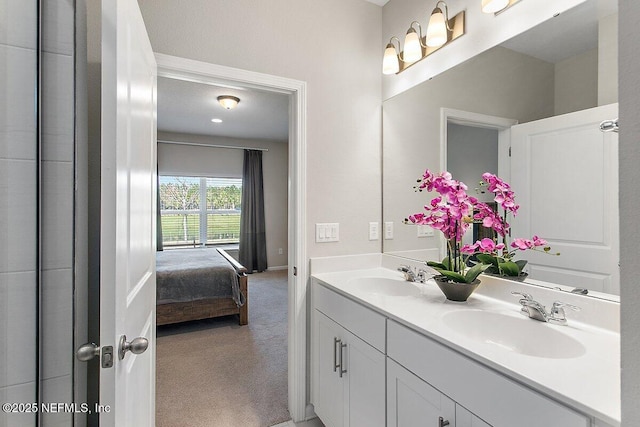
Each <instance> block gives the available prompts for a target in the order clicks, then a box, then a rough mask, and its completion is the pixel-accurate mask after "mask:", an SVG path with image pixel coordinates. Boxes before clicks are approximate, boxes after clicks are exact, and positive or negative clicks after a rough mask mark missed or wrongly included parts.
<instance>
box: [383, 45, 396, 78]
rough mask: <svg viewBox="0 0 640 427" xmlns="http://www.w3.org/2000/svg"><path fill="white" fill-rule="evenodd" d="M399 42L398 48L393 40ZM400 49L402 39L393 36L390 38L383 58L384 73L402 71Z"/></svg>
mask: <svg viewBox="0 0 640 427" xmlns="http://www.w3.org/2000/svg"><path fill="white" fill-rule="evenodd" d="M394 39H395V40H396V41H397V42H398V49H396V46H395V45H394V44H393V40H394ZM399 49H400V40H399V39H398V38H397V37H396V36H393V37H391V39H389V43H387V47H386V48H385V49H384V57H383V58H382V74H395V73H397V72H398V71H400V57H399V54H398V50H399Z"/></svg>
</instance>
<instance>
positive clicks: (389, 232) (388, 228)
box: [384, 221, 393, 240]
mask: <svg viewBox="0 0 640 427" xmlns="http://www.w3.org/2000/svg"><path fill="white" fill-rule="evenodd" d="M384 238H385V240H391V239H393V221H387V222H385V223H384Z"/></svg>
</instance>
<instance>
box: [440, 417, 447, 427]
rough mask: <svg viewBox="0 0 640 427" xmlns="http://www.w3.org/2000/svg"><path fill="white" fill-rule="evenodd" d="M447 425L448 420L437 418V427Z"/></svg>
mask: <svg viewBox="0 0 640 427" xmlns="http://www.w3.org/2000/svg"><path fill="white" fill-rule="evenodd" d="M448 425H449V420H445V419H444V418H442V417H438V427H445V426H448Z"/></svg>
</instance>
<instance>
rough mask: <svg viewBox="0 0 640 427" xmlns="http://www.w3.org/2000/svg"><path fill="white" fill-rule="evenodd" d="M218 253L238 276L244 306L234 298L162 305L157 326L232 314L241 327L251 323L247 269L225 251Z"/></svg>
mask: <svg viewBox="0 0 640 427" xmlns="http://www.w3.org/2000/svg"><path fill="white" fill-rule="evenodd" d="M218 252H219V253H220V255H222V256H223V257H224V258H225V259H226V260H227V261H228V262H229V264H231V266H232V267H233V269H234V270H235V271H236V274H237V275H238V280H239V281H240V292H242V294H243V295H244V296H245V298H246V301H245V303H244V305H243V306H242V307H238V306H237V305H236V302H235V301H234V300H233V298H208V299H202V300H197V301H188V302H172V303H169V304H160V305H158V306H157V307H156V309H157V310H156V325H168V324H171V323H179V322H187V321H189V320H200V319H209V318H212V317H219V316H229V315H231V314H237V315H238V316H239V317H240V325H246V324H247V323H248V322H249V294H248V292H247V285H248V283H247V282H248V279H247V269H246V268H245V267H243V266H242V264H240V263H239V262H238V261H236V260H235V259H234V258H233V257H232V256H231V255H229V254H228V253H227V252H226V251H225V250H224V249H218Z"/></svg>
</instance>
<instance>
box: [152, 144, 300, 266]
mask: <svg viewBox="0 0 640 427" xmlns="http://www.w3.org/2000/svg"><path fill="white" fill-rule="evenodd" d="M158 139H159V140H169V141H186V142H196V143H202V144H207V143H208V144H216V145H227V146H231V147H234V146H236V147H256V148H266V149H267V150H268V151H265V152H263V154H262V167H263V174H264V194H265V200H264V208H265V212H264V214H265V222H266V230H267V234H266V239H267V265H268V266H269V268H270V269H273V268H277V267H284V266H286V265H287V254H288V252H287V246H288V245H287V242H288V239H287V231H288V230H287V191H288V183H287V179H288V144H287V142H283V141H268V140H251V139H236V138H221V137H211V136H203V135H189V134H177V133H170V132H158ZM242 163H243V150H239V149H228V148H213V147H196V146H185V145H172V144H163V143H159V144H158V170H159V172H160V174H161V175H191V176H193V175H195V176H210V177H225V178H242ZM280 248H282V254H279V253H278V249H280Z"/></svg>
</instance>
